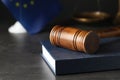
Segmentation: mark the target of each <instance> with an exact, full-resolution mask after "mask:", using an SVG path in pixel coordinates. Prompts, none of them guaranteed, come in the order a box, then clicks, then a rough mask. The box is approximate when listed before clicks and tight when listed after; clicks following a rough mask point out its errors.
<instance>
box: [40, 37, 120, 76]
mask: <svg viewBox="0 0 120 80" xmlns="http://www.w3.org/2000/svg"><path fill="white" fill-rule="evenodd" d="M41 44H42V54H41V55H42V57H43V59H44V60H45V62H46V63H47V64H48V66H49V67H50V69H51V70H52V72H53V73H54V74H56V75H62V74H71V73H83V72H94V71H105V70H113V69H120V38H106V39H101V43H100V48H99V49H98V51H97V52H96V53H94V54H85V53H83V52H77V51H72V50H68V49H65V48H61V47H56V46H53V45H51V43H50V42H49V41H41Z"/></svg>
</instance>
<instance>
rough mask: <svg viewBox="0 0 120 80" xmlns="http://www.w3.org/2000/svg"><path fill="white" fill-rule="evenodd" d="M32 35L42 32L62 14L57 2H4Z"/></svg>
mask: <svg viewBox="0 0 120 80" xmlns="http://www.w3.org/2000/svg"><path fill="white" fill-rule="evenodd" d="M2 2H3V3H4V4H5V5H6V7H7V8H8V9H9V10H10V11H11V13H12V14H13V16H14V17H15V18H16V20H18V21H19V22H20V23H21V24H22V25H23V26H24V28H25V29H26V30H27V32H28V33H30V34H35V33H38V32H40V31H41V30H42V29H43V28H44V27H45V25H46V24H48V23H49V22H50V21H51V20H53V19H54V18H55V17H56V16H57V15H58V13H59V12H60V4H59V2H58V1H57V0H2Z"/></svg>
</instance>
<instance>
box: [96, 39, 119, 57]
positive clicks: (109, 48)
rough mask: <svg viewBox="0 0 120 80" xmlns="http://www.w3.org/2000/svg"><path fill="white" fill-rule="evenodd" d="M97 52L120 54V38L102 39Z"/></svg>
mask: <svg viewBox="0 0 120 80" xmlns="http://www.w3.org/2000/svg"><path fill="white" fill-rule="evenodd" d="M97 54H104V55H120V38H119V37H117V38H104V39H101V40H100V46H99V49H98V51H97V52H96V55H97Z"/></svg>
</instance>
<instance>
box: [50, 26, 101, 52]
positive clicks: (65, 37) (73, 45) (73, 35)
mask: <svg viewBox="0 0 120 80" xmlns="http://www.w3.org/2000/svg"><path fill="white" fill-rule="evenodd" d="M99 40H100V39H99V36H98V35H97V34H96V33H95V32H93V31H85V30H81V29H77V28H73V27H63V26H59V25H56V26H54V27H53V29H52V30H51V32H50V42H51V43H52V44H53V45H56V46H60V47H64V48H67V49H71V50H76V51H82V52H85V53H95V52H96V51H97V49H98V48H99Z"/></svg>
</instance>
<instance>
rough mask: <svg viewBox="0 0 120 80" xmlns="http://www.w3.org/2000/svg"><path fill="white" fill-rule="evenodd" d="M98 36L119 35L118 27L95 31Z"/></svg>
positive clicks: (119, 28) (119, 29)
mask: <svg viewBox="0 0 120 80" xmlns="http://www.w3.org/2000/svg"><path fill="white" fill-rule="evenodd" d="M96 33H97V34H98V36H99V37H100V38H110V37H120V27H112V28H110V29H104V30H98V31H96Z"/></svg>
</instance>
